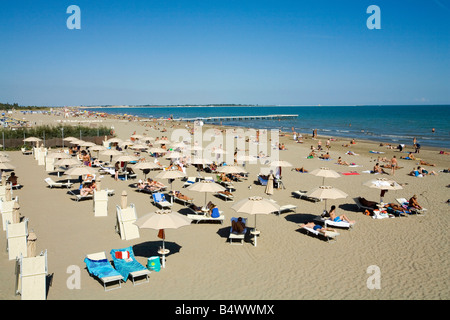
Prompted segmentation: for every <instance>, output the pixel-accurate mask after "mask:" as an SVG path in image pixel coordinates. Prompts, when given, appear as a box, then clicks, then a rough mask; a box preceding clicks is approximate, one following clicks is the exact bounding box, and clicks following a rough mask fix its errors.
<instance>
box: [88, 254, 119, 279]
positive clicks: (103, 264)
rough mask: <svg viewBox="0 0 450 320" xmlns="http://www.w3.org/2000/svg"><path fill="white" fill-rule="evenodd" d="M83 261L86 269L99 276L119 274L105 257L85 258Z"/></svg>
mask: <svg viewBox="0 0 450 320" xmlns="http://www.w3.org/2000/svg"><path fill="white" fill-rule="evenodd" d="M84 263H86V268H87V269H88V271H89V273H90V274H92V275H94V276H96V277H99V278H106V277H112V276H120V275H121V274H120V273H119V272H117V270H115V269H114V268H113V267H112V265H111V264H110V263H109V261H108V260H107V259H102V260H91V259H88V258H85V259H84Z"/></svg>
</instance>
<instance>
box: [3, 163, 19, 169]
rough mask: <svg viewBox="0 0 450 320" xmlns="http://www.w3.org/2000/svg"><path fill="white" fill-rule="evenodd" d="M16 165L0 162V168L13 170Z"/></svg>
mask: <svg viewBox="0 0 450 320" xmlns="http://www.w3.org/2000/svg"><path fill="white" fill-rule="evenodd" d="M15 168H16V167H15V166H13V165H12V164H11V163H9V162H0V170H14V169H15Z"/></svg>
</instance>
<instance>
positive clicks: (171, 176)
mask: <svg viewBox="0 0 450 320" xmlns="http://www.w3.org/2000/svg"><path fill="white" fill-rule="evenodd" d="M185 176H186V174H184V173H183V172H181V171H180V170H165V171H161V172H160V173H158V174H157V175H156V179H168V180H169V182H170V190H171V191H173V186H172V180H175V179H180V178H184V177H185ZM171 201H172V203H173V197H172V198H171Z"/></svg>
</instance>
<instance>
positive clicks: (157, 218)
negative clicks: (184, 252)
mask: <svg viewBox="0 0 450 320" xmlns="http://www.w3.org/2000/svg"><path fill="white" fill-rule="evenodd" d="M191 222H192V220H191V219H189V218H188V217H186V216H184V215H181V214H179V213H177V212H173V211H171V210H157V211H155V212H151V213H147V214H146V215H144V216H142V217H140V218H139V219H137V220H136V221H135V222H134V224H135V225H137V226H138V228H139V229H154V230H159V232H158V237H159V238H161V239H162V243H163V246H162V251H161V252H160V253H161V254H162V255H163V263H162V266H163V268H165V258H164V256H165V255H166V254H167V253H169V250H166V248H165V243H164V241H165V239H166V236H165V232H164V230H165V229H178V228H181V227H184V226H187V225H190V224H191Z"/></svg>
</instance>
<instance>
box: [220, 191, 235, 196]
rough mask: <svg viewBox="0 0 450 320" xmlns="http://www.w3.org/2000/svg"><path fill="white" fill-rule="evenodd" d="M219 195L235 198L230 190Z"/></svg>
mask: <svg viewBox="0 0 450 320" xmlns="http://www.w3.org/2000/svg"><path fill="white" fill-rule="evenodd" d="M218 193H221V194H224V195H226V196H229V197H232V196H233V194H232V193H231V192H230V191H228V190H224V191H219V192H218Z"/></svg>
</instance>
